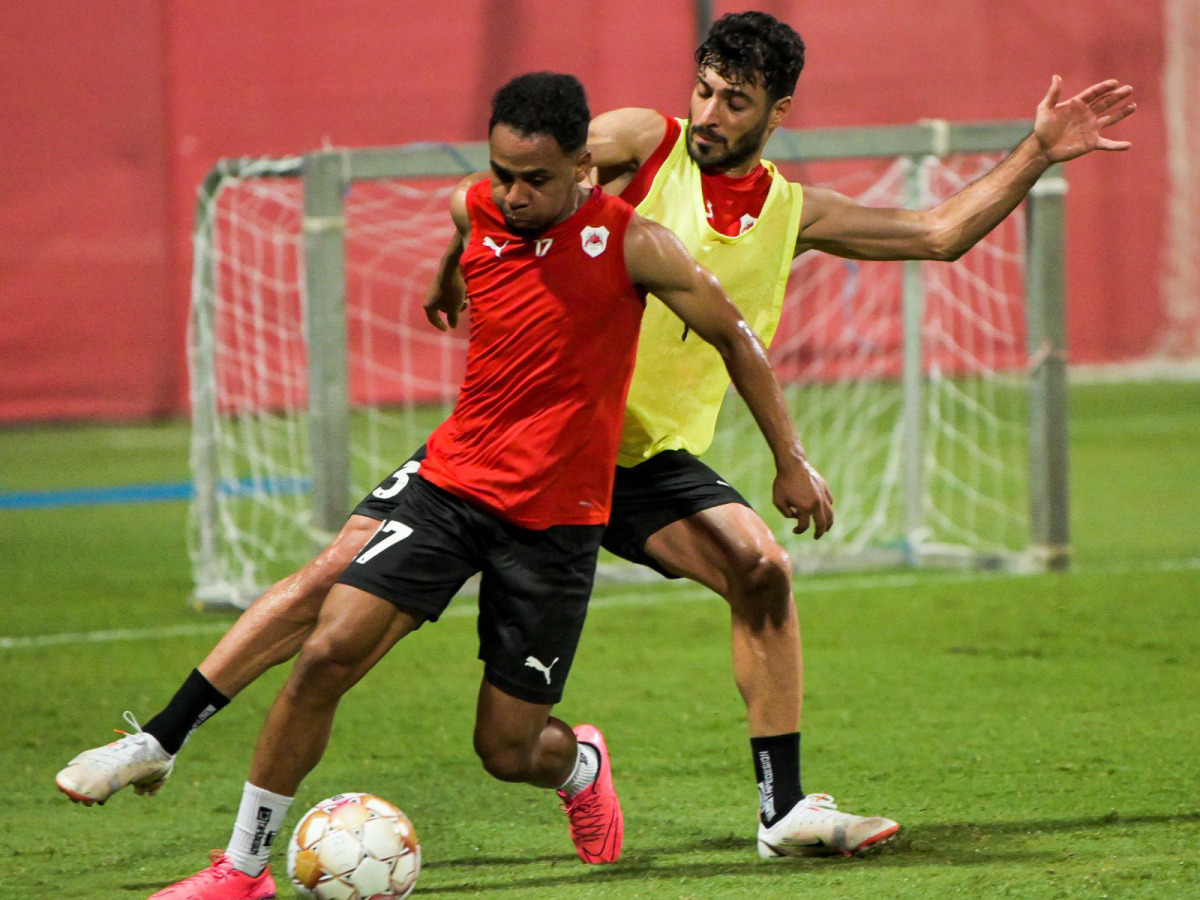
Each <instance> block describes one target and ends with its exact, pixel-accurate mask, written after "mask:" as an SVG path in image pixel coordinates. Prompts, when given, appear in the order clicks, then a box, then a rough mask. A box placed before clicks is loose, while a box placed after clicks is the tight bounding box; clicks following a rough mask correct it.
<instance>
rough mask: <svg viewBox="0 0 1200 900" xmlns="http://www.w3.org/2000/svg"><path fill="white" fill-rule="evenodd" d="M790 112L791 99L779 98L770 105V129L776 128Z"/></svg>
mask: <svg viewBox="0 0 1200 900" xmlns="http://www.w3.org/2000/svg"><path fill="white" fill-rule="evenodd" d="M791 111H792V98H791V97H790V96H789V97H780V98H779V99H778V100H776V101H775V102H774V103H773V104H772V105H771V119H770V121H771V127H772V128H778V127H779V126H780V125H782V124H783V120H784V119H786V118H787V115H788V113H790V112H791Z"/></svg>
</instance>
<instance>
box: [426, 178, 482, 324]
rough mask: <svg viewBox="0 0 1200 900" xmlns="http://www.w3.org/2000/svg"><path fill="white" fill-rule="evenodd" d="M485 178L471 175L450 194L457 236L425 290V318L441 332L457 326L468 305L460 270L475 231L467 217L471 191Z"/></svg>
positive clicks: (451, 215) (451, 239)
mask: <svg viewBox="0 0 1200 900" xmlns="http://www.w3.org/2000/svg"><path fill="white" fill-rule="evenodd" d="M484 178H487V175H485V174H482V173H476V174H474V175H468V176H467V177H466V178H464V179H463V180H462V181H460V182H459V183H458V186H457V187H456V188H455V189H454V193H453V194H451V195H450V218H452V219H453V220H454V236H453V237H451V238H450V244H449V245H448V246H447V247H446V251H445V252H444V253H443V254H442V259H441V262H439V263H438V270H437V274H436V275H435V276H434V278H433V282H432V283H431V284H430V285H429V289H428V290H427V291H426V292H425V318H427V319H428V320H429V322H430V324H431V325H433V327H434V328H437V329H438V330H439V331H449V330H450V329H451V328H457V327H458V316H459V313H461V312H462V309H463V307H464V306H466V305H467V295H466V290H465V288H464V286H463V280H462V273H461V272H460V271H459V269H458V261H459V259H460V258H461V257H462V253H463V249H464V248H465V247H466V246H467V238H468V237H469V236H470V231H471V223H470V219H469V218H468V216H467V191H468V190H470V188H471V186H472V185H473V184H475V183H476V182H478V181H482V180H483V179H484Z"/></svg>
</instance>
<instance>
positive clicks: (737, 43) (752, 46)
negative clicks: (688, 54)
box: [696, 10, 804, 103]
mask: <svg viewBox="0 0 1200 900" xmlns="http://www.w3.org/2000/svg"><path fill="white" fill-rule="evenodd" d="M696 65H697V66H698V67H699V68H701V69H704V68H709V69H712V70H713V71H714V72H716V73H717V74H718V75H720V76H721V77H722V78H724V79H725V80H726V81H728V82H729V83H730V84H759V85H762V86H763V88H765V89H766V92H767V97H768V98H769V99H770V100H771V102H772V103H774V102H775V101H776V100H778V99H780V98H781V97H790V96H791V95H792V93H793V92H794V91H795V90H796V81H797V80H798V79H799V78H800V70H801V69H803V68H804V41H803V40H802V39H801V37H800V35H799V34H797V33H796V30H795V29H794V28H792V27H791V26H790V25H788V24H787V23H785V22H780V21H779V20H778V19H776V18H775V17H774V16H772V15H770V14H768V13H765V12H756V11H753V10H751V11H750V12H740V13H729V14H728V15H724V16H721V18H719V19H717V21H715V22H713V25H712V28H710V29H709V30H708V37H707V38H705V39H704V43H703V44H701V45H700V47H699V48H698V49H697V50H696Z"/></svg>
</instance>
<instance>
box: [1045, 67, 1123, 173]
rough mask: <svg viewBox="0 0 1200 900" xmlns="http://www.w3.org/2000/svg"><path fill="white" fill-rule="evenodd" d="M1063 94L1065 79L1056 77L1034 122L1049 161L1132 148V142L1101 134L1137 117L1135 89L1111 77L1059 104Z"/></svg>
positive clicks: (1051, 80)
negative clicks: (1132, 117)
mask: <svg viewBox="0 0 1200 900" xmlns="http://www.w3.org/2000/svg"><path fill="white" fill-rule="evenodd" d="M1061 92H1062V78H1061V77H1060V76H1058V75H1055V76H1054V77H1053V78H1052V79H1050V90H1049V91H1048V92H1047V93H1046V96H1045V97H1044V98H1042V102H1041V103H1039V104H1038V108H1037V117H1036V119H1035V120H1034V126H1033V134H1034V137H1036V138H1037V142H1038V144H1039V145H1040V146H1041V148H1042V152H1043V153H1045V154H1046V159H1048V160H1049V161H1050V162H1052V163H1059V162H1066V161H1067V160H1068V159H1074V158H1075V157H1077V156H1083V154H1085V153H1090V152H1091V151H1092V150H1128V149H1129V147H1130V143H1129V141H1114V140H1110V139H1108V138H1106V137H1102V136H1101V132H1102V131H1104V130H1105V129H1106V128H1111V127H1112V126H1113V125H1116V124H1117V123H1118V122H1120V121H1121V120H1122V119H1124V118H1126V117H1128V116H1131V115H1133V113H1134V111H1135V110H1136V109H1137V104H1136V103H1134V102H1132V101H1131V100H1130V99H1129V98H1130V97H1131V96H1133V88H1132V87H1130V86H1129V85H1127V84H1121V83H1120V82H1119V81H1117V80H1116V79H1115V78H1110V79H1108V80H1107V81H1101V82H1099V83H1098V84H1093V85H1092V86H1091V87H1090V88H1087V89H1086V90H1083V91H1080V92H1079V93H1078V94H1076V95H1075V96H1074V97H1072V98H1071V99H1069V100H1063V101H1062V102H1059V95H1060V94H1061Z"/></svg>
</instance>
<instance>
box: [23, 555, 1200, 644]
mask: <svg viewBox="0 0 1200 900" xmlns="http://www.w3.org/2000/svg"><path fill="white" fill-rule="evenodd" d="M1190 571H1200V557H1196V558H1191V559H1174V560H1164V561H1161V562H1156V563H1149V564H1144V565H1118V566H1103V567H1100V566H1097V567H1090V568H1087V569H1082V570H1080V569H1076V570H1074V571H1073V572H1072V573H1070V574H1075V575H1122V574H1131V573H1138V572H1145V573H1153V572H1190ZM1028 577H1032V576H1030V575H1013V574H1010V573H1004V572H945V573H932V572H922V573H916V572H914V573H904V572H901V573H894V572H893V573H886V574H877V575H859V576H854V577H849V578H847V577H832V578H814V577H809V578H805V577H801V578H799V579H798V580H797V582H796V594H797V596H799V597H800V598H801V599H803V597H804V595H805V594H836V593H846V592H851V591H875V590H894V589H896V588H903V587H912V586H913V585H916V584H955V583H961V582H968V581H980V580H988V581H993V580H996V579H1001V578H1028ZM702 600H713V601H714V602H715V601H716V598H715V596H714V595H713V594H712V593H711V592H710V591H708V590H707V589H706V588H703V587H701V586H699V585H697V584H692V583H690V582H686V581H678V582H672V583H671V587H668V588H666V589H665V590H664V589H663V587H662V586H661V583H659V585H658V586H656V587H655V589H654V590H653V591H648V590H646V586H645V585H644V584H642V585H639V584H631V585H621V586H616V587H611V588H609V587H606V588H602V589H601V590H600V592H599V593H598V595H597V596H596V597H595V598H594V599H593V600H592V602H591V605H590V609H591V610H604V609H621V608H625V607H631V606H661V605H663V604H667V603H695V602H698V601H702ZM473 615H475V607H474V606H473V605H466V604H462V603H460V604H458V605H456V606H451V607H450V608H449V609H448V610H446V612H445V614H444V615H443V616H442V618H462V617H464V616H473ZM228 629H229V623H227V622H206V623H199V624H194V625H170V626H166V627H162V628H117V629H110V630H107V631H67V632H60V633H57V634H35V635H29V636H27V637H0V650H36V649H39V648H42V647H56V646H62V645H70V644H106V643H112V642H115V641H156V640H160V639H162V638H172V637H192V636H195V635H207V634H223V633H224V632H225V631H227V630H228Z"/></svg>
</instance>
